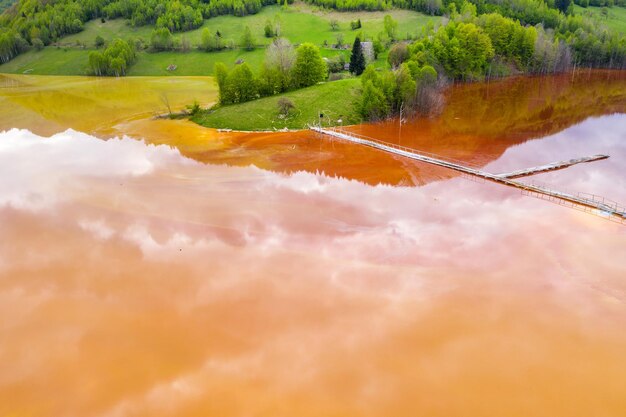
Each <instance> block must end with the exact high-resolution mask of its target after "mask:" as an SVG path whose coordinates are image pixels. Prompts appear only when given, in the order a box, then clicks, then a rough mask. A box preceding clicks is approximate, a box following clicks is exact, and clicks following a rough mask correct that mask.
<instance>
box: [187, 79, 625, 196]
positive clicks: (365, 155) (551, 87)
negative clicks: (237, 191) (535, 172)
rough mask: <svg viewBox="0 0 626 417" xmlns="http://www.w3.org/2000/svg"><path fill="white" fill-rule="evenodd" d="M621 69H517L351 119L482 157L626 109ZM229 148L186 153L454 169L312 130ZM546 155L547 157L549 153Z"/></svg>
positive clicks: (380, 172)
mask: <svg viewBox="0 0 626 417" xmlns="http://www.w3.org/2000/svg"><path fill="white" fill-rule="evenodd" d="M625 81H626V72H624V71H621V72H616V71H613V72H608V71H593V72H591V73H590V72H585V73H582V74H578V75H576V76H574V77H573V76H572V75H571V74H570V75H559V76H553V77H519V78H511V79H506V80H501V81H498V82H492V83H489V84H487V83H476V84H465V85H457V86H453V87H451V88H450V89H449V90H448V92H447V104H446V107H445V109H444V111H443V113H442V114H441V115H439V116H438V117H435V118H432V119H423V118H421V119H415V120H412V121H409V122H408V123H406V124H404V125H403V126H402V128H401V130H400V128H399V125H398V121H397V120H392V121H388V122H385V123H379V124H367V125H359V126H353V127H350V129H351V130H354V131H356V132H359V133H361V134H364V135H367V136H371V137H376V138H379V139H382V140H386V141H389V142H394V143H401V144H402V145H405V146H410V147H413V148H415V149H418V150H423V151H428V152H433V153H437V154H439V155H443V156H448V157H453V158H457V159H461V160H465V161H468V162H469V163H472V164H477V165H486V164H487V163H489V162H491V161H494V160H496V159H497V158H498V157H500V155H502V154H503V153H504V152H505V151H506V149H507V148H509V147H510V146H513V145H517V144H520V143H523V142H525V141H527V140H530V139H534V138H540V137H544V136H547V135H551V134H554V133H557V132H559V131H561V130H564V129H566V128H568V127H570V126H572V125H574V124H577V123H579V122H581V121H583V120H585V119H586V118H588V117H592V116H599V115H604V114H610V113H615V112H626V82H625ZM227 137H228V138H229V140H230V145H229V146H227V147H226V149H220V150H211V151H206V152H199V153H190V154H189V156H190V157H192V158H194V159H198V160H201V161H206V162H224V163H228V164H232V165H247V164H254V165H257V166H259V167H261V168H264V169H271V170H275V171H280V172H294V171H298V170H306V171H310V172H324V173H325V174H327V175H330V176H341V177H346V178H350V179H356V180H359V181H363V182H366V183H370V184H377V183H387V184H394V185H396V184H405V185H411V184H424V183H427V182H430V181H433V180H436V179H441V178H448V177H452V176H455V175H457V174H456V173H454V172H451V171H448V170H445V169H442V168H436V167H431V166H426V165H424V164H419V163H415V162H410V161H406V160H403V159H402V158H398V157H393V156H391V155H388V154H385V153H382V152H380V151H376V150H372V149H369V148H365V147H359V146H355V145H352V144H345V143H340V142H336V141H335V142H331V141H330V140H329V139H328V138H324V139H323V140H319V139H318V138H316V137H315V135H314V134H312V133H309V132H299V133H284V134H234V133H231V134H228V136H227ZM546 162H549V161H546Z"/></svg>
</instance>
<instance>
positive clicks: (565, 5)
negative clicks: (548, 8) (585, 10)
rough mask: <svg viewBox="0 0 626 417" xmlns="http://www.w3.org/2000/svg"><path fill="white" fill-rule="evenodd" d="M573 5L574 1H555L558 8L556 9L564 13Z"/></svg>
mask: <svg viewBox="0 0 626 417" xmlns="http://www.w3.org/2000/svg"><path fill="white" fill-rule="evenodd" d="M571 3H572V0H555V1H554V5H555V6H556V8H557V9H559V10H560V11H561V12H563V13H565V12H567V9H568V8H569V6H570V4H571Z"/></svg>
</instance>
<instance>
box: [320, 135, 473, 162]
mask: <svg viewBox="0 0 626 417" xmlns="http://www.w3.org/2000/svg"><path fill="white" fill-rule="evenodd" d="M324 130H330V131H334V132H337V133H341V134H344V135H347V136H353V137H355V138H357V139H362V140H366V141H368V142H373V143H377V144H379V145H383V146H388V147H390V148H394V149H398V150H400V151H404V152H409V153H417V154H420V155H424V156H427V157H429V158H433V159H439V160H442V161H445V162H450V163H452V164H455V165H461V166H466V167H470V168H473V169H481V166H479V165H477V164H474V163H471V162H467V161H462V160H460V159H454V158H450V157H447V156H442V155H438V154H435V153H432V152H425V151H422V150H420V149H415V148H409V147H408V146H403V145H399V144H397V143H393V142H386V141H384V140H380V139H376V138H372V137H370V136H365V135H361V134H359V133H355V132H351V131H349V130H345V129H341V128H337V127H334V128H324Z"/></svg>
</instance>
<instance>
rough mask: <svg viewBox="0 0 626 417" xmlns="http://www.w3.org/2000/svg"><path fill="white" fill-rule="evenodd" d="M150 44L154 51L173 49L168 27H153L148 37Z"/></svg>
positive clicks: (172, 39) (172, 40)
mask: <svg viewBox="0 0 626 417" xmlns="http://www.w3.org/2000/svg"><path fill="white" fill-rule="evenodd" d="M150 46H151V47H152V49H153V50H155V51H170V50H172V49H174V38H173V37H172V33H171V32H170V30H169V29H168V28H161V29H155V30H154V31H153V32H152V37H151V38H150Z"/></svg>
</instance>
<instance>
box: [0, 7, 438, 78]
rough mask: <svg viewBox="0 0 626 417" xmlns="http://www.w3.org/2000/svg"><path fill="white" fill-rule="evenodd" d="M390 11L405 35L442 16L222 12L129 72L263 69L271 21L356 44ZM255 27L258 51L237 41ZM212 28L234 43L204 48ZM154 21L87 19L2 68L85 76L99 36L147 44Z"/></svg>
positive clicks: (142, 55) (320, 39) (312, 38)
mask: <svg viewBox="0 0 626 417" xmlns="http://www.w3.org/2000/svg"><path fill="white" fill-rule="evenodd" d="M385 14H390V15H392V16H393V17H394V19H396V20H397V22H398V33H399V34H400V35H401V36H402V37H406V36H407V34H409V35H411V36H414V35H417V34H419V33H421V31H422V30H423V29H424V28H425V27H426V26H427V24H429V23H431V24H436V23H437V22H439V21H440V20H441V17H438V16H427V15H424V14H422V13H418V12H413V11H408V10H390V11H388V12H355V13H342V12H336V11H321V10H318V9H316V8H314V7H311V6H308V5H305V4H296V5H293V6H289V7H287V8H285V7H279V6H269V7H265V8H263V9H262V10H261V11H260V12H259V13H257V14H255V15H249V16H244V17H236V16H218V17H214V18H211V19H207V20H205V21H204V24H203V26H202V27H200V28H198V29H195V30H192V31H189V32H183V33H176V34H174V38H175V39H177V40H178V41H180V40H181V39H182V38H185V39H187V40H188V41H189V42H190V43H191V50H190V51H189V52H179V51H170V52H158V53H152V52H148V51H142V52H139V53H138V59H137V62H136V63H135V64H134V65H133V66H132V67H131V68H130V71H129V73H128V75H211V74H212V73H213V66H214V64H215V63H216V62H224V63H226V64H227V65H229V66H232V65H234V63H235V62H236V61H238V60H244V61H245V62H247V63H248V64H250V65H251V66H252V67H253V68H254V69H258V68H259V66H260V64H261V63H262V61H263V56H264V47H265V45H267V44H269V43H270V42H271V39H270V38H266V37H265V36H264V33H263V29H264V26H265V23H266V21H268V20H270V21H271V22H273V23H274V22H276V21H277V19H278V21H279V22H280V27H281V36H283V37H286V38H287V39H289V40H290V41H291V42H293V43H295V44H298V43H302V42H313V43H315V44H317V45H319V46H321V45H323V44H324V41H326V42H327V43H328V44H330V45H332V44H335V43H336V42H337V37H338V36H340V37H343V42H342V43H344V44H351V43H352V42H353V41H354V38H355V36H356V35H357V34H358V33H361V34H362V35H364V36H366V37H374V36H376V34H377V33H379V32H381V31H382V30H383V17H384V15H385ZM331 19H335V20H337V21H338V23H339V30H337V31H333V30H332V29H331V26H330V20H331ZM356 19H360V20H361V24H362V28H361V29H360V30H356V31H355V30H351V29H350V22H351V21H353V20H356ZM246 26H249V27H250V29H251V30H252V33H253V36H254V38H255V43H256V44H257V48H256V49H254V50H253V51H245V50H242V49H239V48H238V47H237V44H238V43H239V38H240V36H241V33H242V32H243V30H244V28H245V27H246ZM204 28H208V29H209V30H210V31H211V32H212V33H214V32H215V31H218V30H219V31H220V33H221V34H222V36H223V39H224V43H225V45H229V44H230V45H231V46H232V48H230V49H227V50H223V51H219V52H209V53H207V52H201V51H198V50H197V46H198V44H199V43H200V39H201V33H202V31H203V30H204ZM153 29H154V26H140V27H132V26H130V24H129V23H128V21H127V20H125V19H114V20H108V21H105V22H104V23H103V22H102V21H101V20H100V19H94V20H91V21H89V22H88V23H86V24H85V28H84V30H83V31H81V32H79V33H77V34H74V35H69V36H66V37H64V38H62V39H61V40H60V41H59V42H57V44H56V45H50V46H46V47H44V48H43V49H42V50H41V51H35V50H31V51H28V52H26V53H23V54H21V55H18V56H17V57H15V58H14V59H12V60H11V61H9V62H8V63H6V64H2V65H0V72H5V73H20V74H21V73H29V74H47V75H85V74H86V73H87V62H88V58H87V56H88V54H89V51H91V50H94V49H95V45H94V42H95V39H96V36H101V37H102V38H104V39H105V41H106V42H109V41H111V40H112V39H114V38H123V39H141V40H143V41H144V42H145V43H146V44H147V43H149V41H150V36H151V34H152V31H153ZM347 53H348V51H341V50H336V49H331V48H323V49H322V54H323V55H324V56H327V57H332V56H334V55H337V54H344V55H345V54H347ZM172 64H173V65H175V66H176V70H175V71H168V70H167V68H168V66H170V65H172Z"/></svg>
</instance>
